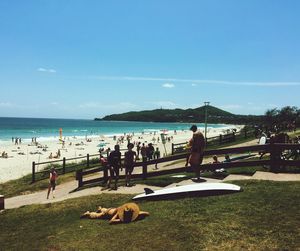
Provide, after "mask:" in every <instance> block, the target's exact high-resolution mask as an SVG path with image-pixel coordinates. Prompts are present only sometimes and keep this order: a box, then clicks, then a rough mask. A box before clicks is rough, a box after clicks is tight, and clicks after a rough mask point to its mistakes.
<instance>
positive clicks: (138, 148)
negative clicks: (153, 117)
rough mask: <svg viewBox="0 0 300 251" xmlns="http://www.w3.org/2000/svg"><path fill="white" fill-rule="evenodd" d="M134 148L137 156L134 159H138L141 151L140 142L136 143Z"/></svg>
mask: <svg viewBox="0 0 300 251" xmlns="http://www.w3.org/2000/svg"><path fill="white" fill-rule="evenodd" d="M136 150H137V156H136V159H137V160H139V159H140V151H141V142H138V143H137V145H136Z"/></svg>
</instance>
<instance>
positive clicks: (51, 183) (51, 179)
mask: <svg viewBox="0 0 300 251" xmlns="http://www.w3.org/2000/svg"><path fill="white" fill-rule="evenodd" d="M57 177H58V175H57V172H56V171H55V168H54V167H53V166H52V168H51V171H50V176H49V186H48V193H47V200H48V199H49V195H50V191H51V188H52V196H53V198H55V196H54V192H55V187H56V180H57Z"/></svg>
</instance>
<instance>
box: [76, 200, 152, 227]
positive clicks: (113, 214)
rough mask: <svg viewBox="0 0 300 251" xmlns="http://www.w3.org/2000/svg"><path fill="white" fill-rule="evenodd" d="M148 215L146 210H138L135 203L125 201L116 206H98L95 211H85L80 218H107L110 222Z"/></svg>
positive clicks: (125, 220)
mask: <svg viewBox="0 0 300 251" xmlns="http://www.w3.org/2000/svg"><path fill="white" fill-rule="evenodd" d="M146 216H149V213H148V212H144V211H140V208H139V206H138V205H137V204H135V203H126V204H124V205H122V206H120V207H118V208H104V207H101V206H100V207H98V210H97V211H96V212H90V211H87V212H85V213H84V214H82V215H81V216H80V218H81V219H82V218H88V219H104V220H109V223H110V224H117V223H130V222H132V221H136V220H142V219H144V218H145V217H146Z"/></svg>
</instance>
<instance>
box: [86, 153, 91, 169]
mask: <svg viewBox="0 0 300 251" xmlns="http://www.w3.org/2000/svg"><path fill="white" fill-rule="evenodd" d="M86 167H87V168H89V167H90V155H89V154H87V155H86Z"/></svg>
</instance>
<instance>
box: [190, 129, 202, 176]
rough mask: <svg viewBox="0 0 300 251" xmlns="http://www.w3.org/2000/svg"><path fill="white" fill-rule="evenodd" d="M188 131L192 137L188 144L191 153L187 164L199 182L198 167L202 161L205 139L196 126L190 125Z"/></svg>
mask: <svg viewBox="0 0 300 251" xmlns="http://www.w3.org/2000/svg"><path fill="white" fill-rule="evenodd" d="M190 130H191V131H192V132H193V137H192V138H191V140H190V142H189V145H190V147H191V153H190V156H189V160H188V162H189V163H190V165H191V167H192V170H193V171H194V172H195V175H196V181H200V165H201V163H202V161H203V152H204V148H205V138H204V136H203V134H202V133H201V132H200V131H198V130H197V126H196V125H192V127H191V128H190Z"/></svg>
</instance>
